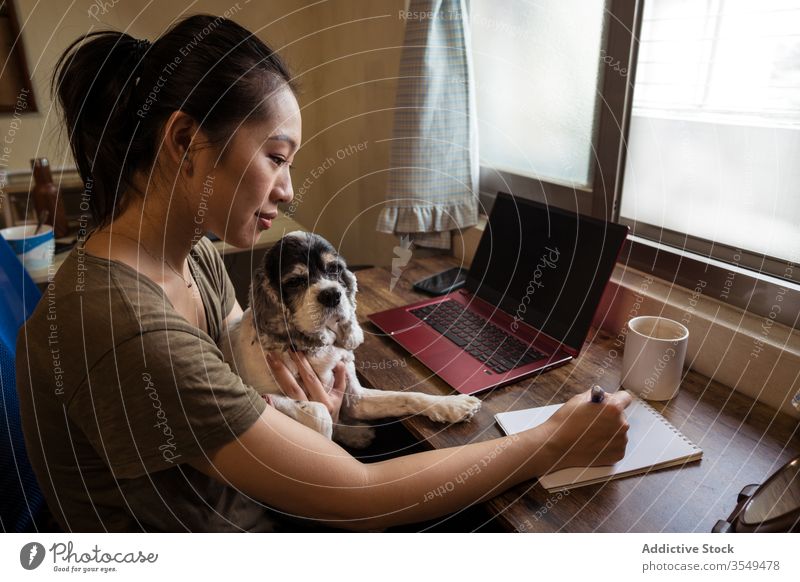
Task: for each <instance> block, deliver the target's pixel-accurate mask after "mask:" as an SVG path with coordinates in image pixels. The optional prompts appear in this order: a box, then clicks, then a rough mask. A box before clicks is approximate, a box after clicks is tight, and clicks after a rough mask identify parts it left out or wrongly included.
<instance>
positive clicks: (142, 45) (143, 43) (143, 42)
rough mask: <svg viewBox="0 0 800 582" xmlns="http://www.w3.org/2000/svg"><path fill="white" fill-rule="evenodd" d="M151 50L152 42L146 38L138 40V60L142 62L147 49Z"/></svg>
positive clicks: (136, 49)
mask: <svg viewBox="0 0 800 582" xmlns="http://www.w3.org/2000/svg"><path fill="white" fill-rule="evenodd" d="M149 48H150V41H149V40H147V39H146V38H141V39H136V48H135V51H136V60H137V61H138V62H141V61H142V60H143V59H144V57H145V55H146V54H147V49H149Z"/></svg>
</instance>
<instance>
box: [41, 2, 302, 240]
mask: <svg viewBox="0 0 800 582" xmlns="http://www.w3.org/2000/svg"><path fill="white" fill-rule="evenodd" d="M52 83H53V93H54V94H57V96H58V100H59V102H60V104H61V108H62V110H63V112H64V118H65V121H66V127H67V131H68V132H69V142H70V146H71V148H72V153H73V155H74V157H75V163H76V164H77V166H78V171H79V172H80V174H81V178H82V179H83V181H84V184H85V185H86V189H87V192H89V199H90V206H91V208H92V213H93V215H94V218H95V221H96V222H97V223H98V224H99V225H102V224H106V223H108V222H110V221H111V220H113V219H114V218H115V217H116V216H117V215H118V214H119V212H120V211H121V210H123V209H124V207H125V205H126V204H127V202H128V201H127V200H126V199H125V197H124V194H125V192H127V191H129V190H135V187H134V184H133V177H134V175H135V173H136V172H137V171H139V170H145V171H146V170H149V169H151V168H152V166H153V163H154V162H155V157H156V152H157V151H158V146H159V140H160V137H161V129H162V126H163V125H164V123H165V121H166V120H167V119H168V118H169V116H170V115H171V114H172V113H173V112H174V111H176V110H181V111H183V112H185V113H187V114H188V115H190V116H191V117H193V118H194V119H195V120H196V121H197V123H198V124H200V127H201V128H202V129H203V131H204V132H205V134H206V135H207V136H208V138H209V140H210V141H211V142H212V143H214V142H218V141H222V140H223V139H225V138H227V137H229V136H230V134H231V133H232V131H233V130H234V129H235V127H236V126H237V125H239V124H240V123H242V121H243V120H245V119H263V118H265V117H266V116H267V115H268V114H269V111H268V109H267V106H268V103H266V100H267V99H268V97H269V96H270V95H271V93H272V92H273V91H274V90H275V89H276V88H278V87H279V86H281V85H283V84H287V85H288V86H289V87H290V88H291V89H292V91H295V92H296V86H295V84H294V82H293V81H292V79H291V75H290V74H289V71H288V70H287V68H286V65H285V64H284V63H283V61H282V60H281V59H280V57H278V55H277V54H276V53H275V52H274V51H273V50H272V49H271V48H270V47H268V46H267V45H266V44H265V43H264V42H262V41H261V40H259V39H258V38H257V37H256V36H255V35H253V34H252V33H251V32H250V31H248V30H247V29H245V28H243V27H242V26H240V25H238V24H236V23H235V22H233V21H232V20H229V19H227V18H223V17H215V16H211V15H207V14H198V15H195V16H189V17H187V18H184V19H183V20H181V21H179V22H178V23H176V24H175V25H173V26H172V27H171V28H170V29H169V30H168V31H167V32H165V33H164V34H163V35H162V36H161V37H159V38H158V39H157V40H156V41H155V42H153V43H152V44H150V43H148V42H147V41H139V40H137V39H135V38H134V37H132V36H130V35H128V34H125V33H122V32H116V31H98V32H92V33H89V34H86V35H83V36H81V37H80V38H78V39H77V40H76V41H75V42H73V43H72V44H71V45H70V46H69V47H67V49H66V50H65V51H64V53H63V54H62V55H61V57H60V58H59V60H58V63H57V64H56V68H55V71H54V72H53V78H52Z"/></svg>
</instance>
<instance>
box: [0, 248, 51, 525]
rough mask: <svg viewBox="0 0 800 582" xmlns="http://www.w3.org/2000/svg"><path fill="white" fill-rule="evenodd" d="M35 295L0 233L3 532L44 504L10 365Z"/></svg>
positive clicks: (29, 522)
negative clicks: (29, 456)
mask: <svg viewBox="0 0 800 582" xmlns="http://www.w3.org/2000/svg"><path fill="white" fill-rule="evenodd" d="M40 298H41V293H40V292H39V289H38V288H37V287H36V284H35V283H34V282H33V280H32V279H31V278H30V276H29V275H28V272H27V271H26V270H25V269H24V268H23V266H22V263H21V262H20V261H19V259H18V258H17V256H16V254H15V253H14V251H13V250H12V248H11V247H10V246H9V244H8V243H7V242H6V241H5V239H3V238H2V237H0V389H2V398H1V399H0V492H2V494H0V530H2V531H5V532H26V531H31V530H32V528H33V526H34V520H35V519H36V517H37V516H38V515H39V513H40V511H42V509H44V508H46V505H45V503H44V497H43V495H42V492H41V490H40V489H39V485H38V483H37V482H36V475H35V474H34V472H33V469H32V468H31V465H30V462H29V461H28V454H27V452H26V450H25V440H24V438H23V434H22V419H21V418H20V412H19V398H18V396H17V387H16V375H15V370H14V367H15V365H14V356H15V353H16V343H17V333H18V332H19V329H20V327H22V324H23V323H25V320H26V319H28V317H30V315H31V313H32V312H33V309H34V308H35V307H36V304H37V303H38V302H39V299H40Z"/></svg>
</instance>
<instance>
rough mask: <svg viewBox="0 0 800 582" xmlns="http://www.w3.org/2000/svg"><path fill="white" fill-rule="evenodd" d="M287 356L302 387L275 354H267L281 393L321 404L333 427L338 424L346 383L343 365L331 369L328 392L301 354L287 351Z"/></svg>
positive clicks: (339, 364) (340, 363) (295, 398)
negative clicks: (331, 379)
mask: <svg viewBox="0 0 800 582" xmlns="http://www.w3.org/2000/svg"><path fill="white" fill-rule="evenodd" d="M289 355H290V357H291V358H292V360H294V363H295V365H296V366H297V370H298V373H299V374H300V379H301V380H302V386H301V385H300V384H298V383H297V381H296V380H295V379H294V377H293V376H292V374H291V372H289V368H287V367H286V366H285V365H284V363H283V362H282V361H281V359H280V357H279V356H278V354H277V353H275V352H267V363H268V364H269V367H270V369H271V370H272V373H273V374H274V375H275V379H276V380H277V381H278V386H280V388H281V391H282V392H283V393H284V394H285V395H286V396H288V397H289V398H292V399H294V400H301V401H302V400H312V401H314V402H321V403H322V404H323V405H325V408H327V409H328V412H330V413H331V418H333V424H334V426H335V425H336V423H337V422H339V410H340V409H341V407H342V399H343V398H344V391H345V386H346V382H347V378H346V375H345V367H344V364H343V363H342V362H339V363H338V364H336V367H335V368H334V369H333V388H332V389H331V391H330V392H328V391H327V390H325V387H324V386H323V385H322V382H320V380H319V377H318V376H317V373H316V372H315V371H314V368H312V367H311V364H309V363H308V359H306V356H305V354H304V353H303V352H293V351H289Z"/></svg>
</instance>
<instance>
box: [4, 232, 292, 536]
mask: <svg viewBox="0 0 800 582" xmlns="http://www.w3.org/2000/svg"><path fill="white" fill-rule="evenodd" d="M190 262H191V263H193V267H192V270H193V274H194V277H195V279H196V281H197V285H198V288H199V292H200V294H201V297H202V299H203V304H204V306H205V310H206V320H207V322H208V329H209V333H208V334H206V333H205V332H203V331H201V330H199V329H198V328H196V327H194V326H193V325H191V324H190V323H189V322H188V321H186V319H184V318H183V317H182V316H181V315H180V314H179V313H178V312H177V311H175V310H174V309H173V307H172V305H171V303H170V302H169V300H168V299H167V297H166V294H165V293H164V292H163V290H162V289H161V287H159V286H158V285H156V284H155V283H154V282H153V281H152V280H150V279H148V278H147V277H145V276H143V275H141V274H139V273H138V272H137V271H136V270H135V269H133V268H131V267H129V266H127V265H125V264H123V263H120V262H117V261H109V260H107V259H101V258H99V257H94V256H92V255H89V254H87V253H86V252H85V251H84V250H83V248H81V247H76V248H75V249H73V251H72V252H71V253H70V255H69V256H68V258H67V259H66V260H65V262H64V263H63V265H62V266H61V268H60V269H59V271H58V273H57V274H56V275H55V277H54V278H53V279H52V280H51V281H50V282H49V284H48V285H47V288H46V289H45V291H44V292H43V295H42V299H41V301H40V303H39V304H38V305H37V307H36V310H35V312H34V314H33V315H32V317H31V318H30V319H29V320H28V321H27V323H26V324H25V326H24V327H23V328H22V329H21V331H20V334H19V336H18V340H17V390H18V392H19V397H20V406H21V412H22V418H23V430H24V434H25V442H26V447H27V452H28V455H29V457H30V460H31V463H32V465H33V468H34V470H35V472H36V475H37V478H38V481H39V484H40V486H41V488H42V490H43V492H44V495H45V498H46V500H47V504H48V506H49V508H50V509H51V511H52V513H53V515H54V516H55V518H56V519H57V521H58V522H59V524H60V525H61V527H62V528H64V530H65V531H242V530H245V531H276V530H281V529H283V528H284V527H285V526H286V523H287V522H283V525H281V520H279V519H277V518H276V515H277V512H275V511H273V510H271V509H270V508H268V507H266V506H265V505H264V504H263V503H261V502H259V501H257V500H255V499H252V498H249V497H247V496H246V495H245V494H244V493H242V492H240V491H238V490H236V489H234V488H233V487H231V486H228V485H225V484H223V483H221V482H219V481H217V480H215V479H213V478H211V477H208V476H206V475H205V474H203V473H201V472H200V471H197V470H195V469H194V468H192V467H191V466H190V465H189V464H188V462H189V461H191V460H193V459H199V458H203V457H204V456H205V455H206V454H207V453H208V452H209V451H210V450H212V449H214V448H216V447H219V446H221V445H223V444H225V443H227V442H229V441H231V440H233V439H235V438H236V437H237V435H240V434H241V433H242V432H244V431H245V430H247V428H249V427H250V426H251V425H252V424H253V423H254V422H255V420H256V419H257V418H258V417H259V416H260V415H261V413H262V412H263V410H264V407H265V406H266V403H265V401H264V400H263V399H262V398H261V397H260V396H259V394H258V393H256V391H255V390H254V389H253V388H252V387H250V386H248V385H246V384H244V383H243V382H242V380H241V379H240V378H239V376H237V375H236V374H235V373H233V372H232V371H231V369H230V367H229V366H228V365H227V364H226V363H225V362H224V361H223V359H222V354H221V352H220V350H219V349H218V347H217V342H218V341H219V336H220V331H221V329H222V326H223V320H224V319H225V317H226V315H227V314H228V313H229V312H230V310H231V308H232V307H233V305H234V302H235V295H234V290H233V286H232V284H231V282H230V279H229V278H228V275H227V273H226V271H225V266H224V264H223V262H222V258H221V257H220V255H219V253H218V252H217V251H216V249H215V248H214V246H213V245H212V244H211V242H210V241H209V240H208V239H201V240H200V242H198V243H197V245H195V247H194V248H193V250H192V253H191V256H190Z"/></svg>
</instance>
